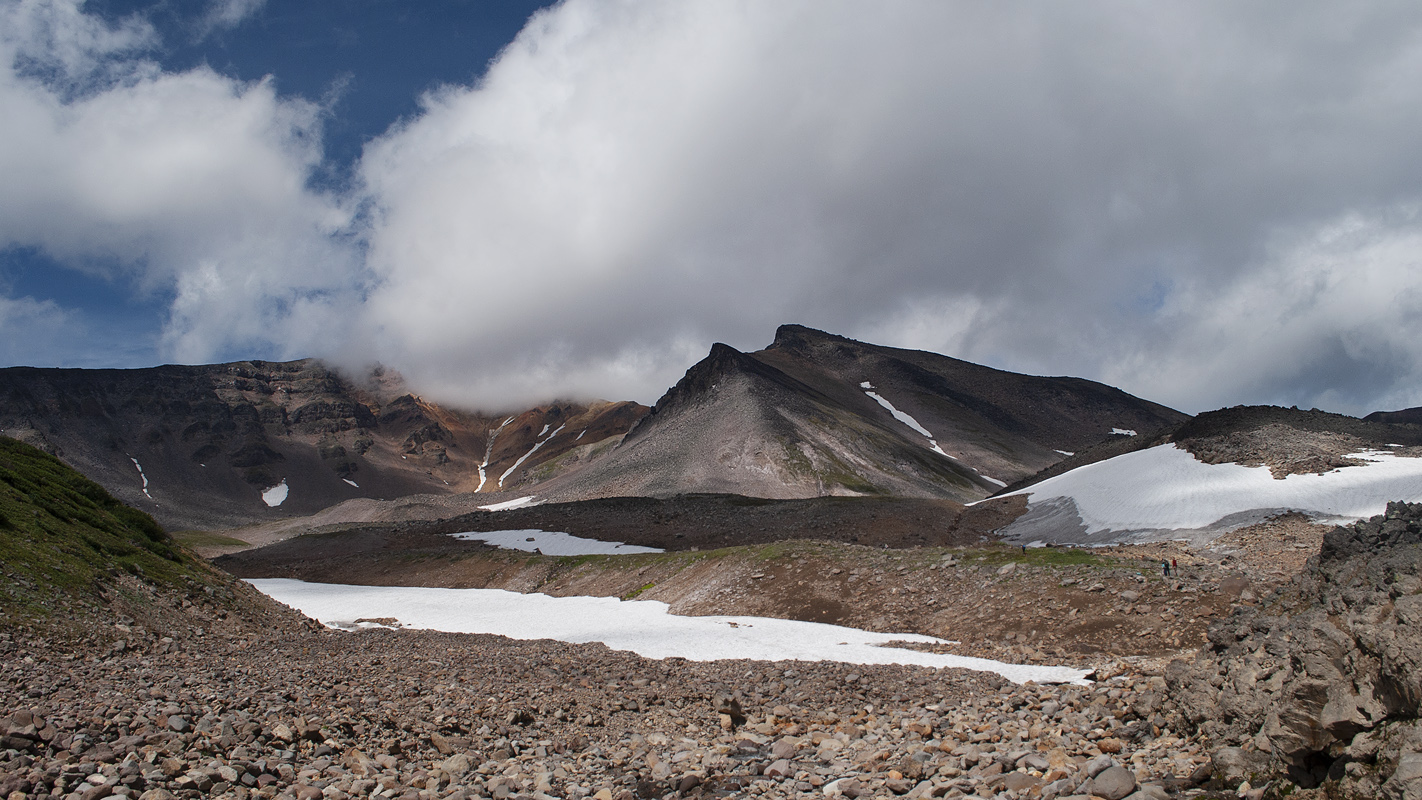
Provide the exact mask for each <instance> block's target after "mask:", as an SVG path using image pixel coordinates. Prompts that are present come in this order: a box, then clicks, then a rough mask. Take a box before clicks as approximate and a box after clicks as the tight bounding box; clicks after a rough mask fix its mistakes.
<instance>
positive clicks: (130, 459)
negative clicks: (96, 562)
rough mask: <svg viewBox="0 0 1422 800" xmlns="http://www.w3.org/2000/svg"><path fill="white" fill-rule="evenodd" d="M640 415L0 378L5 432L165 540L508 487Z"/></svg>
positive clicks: (96, 378) (384, 392)
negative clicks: (78, 475)
mask: <svg viewBox="0 0 1422 800" xmlns="http://www.w3.org/2000/svg"><path fill="white" fill-rule="evenodd" d="M643 413H645V408H644V407H642V406H638V405H636V404H635V403H593V404H579V403H551V404H547V405H544V406H539V407H536V408H532V409H527V410H525V411H522V412H518V413H514V414H501V415H490V414H479V413H471V412H464V411H459V410H456V409H450V408H445V407H442V406H439V405H437V404H434V403H431V402H428V401H426V400H423V399H421V398H419V397H417V396H415V395H412V394H409V393H408V392H407V391H406V390H405V389H404V387H403V386H402V385H401V382H400V380H399V378H398V376H395V375H394V374H393V373H389V372H386V371H383V370H377V371H374V372H373V373H371V374H370V375H367V376H365V377H364V378H363V379H360V380H353V379H351V378H348V377H346V376H343V375H341V374H340V373H338V372H336V371H334V370H332V369H331V368H329V367H327V366H325V365H324V364H322V363H320V362H318V361H314V360H311V359H307V360H303V361H293V362H286V363H273V362H238V363H232V364H217V365H209V366H165V367H155V368H152V369H137V370H78V369H34V368H27V367H13V368H9V369H3V370H0V432H3V434H4V435H5V436H8V437H11V438H15V439H19V440H22V441H25V442H28V443H31V444H33V445H35V446H37V447H40V448H42V449H44V450H46V451H48V452H51V453H53V454H55V455H57V456H59V457H61V458H62V459H63V460H65V461H66V462H67V463H69V464H70V465H72V466H74V467H75V468H77V469H78V470H79V471H80V472H82V473H84V474H85V475H88V476H90V477H91V478H92V479H93V480H96V481H98V482H99V483H100V484H102V485H104V486H105V487H106V488H107V489H108V490H109V491H111V492H112V493H114V494H115V495H116V496H118V497H119V498H121V499H122V500H124V501H125V502H127V503H129V504H131V505H133V506H135V507H138V508H141V509H143V510H145V511H147V512H149V513H150V514H152V515H153V516H154V517H155V518H157V519H159V520H160V521H161V522H162V523H163V524H164V525H166V526H168V527H170V528H189V527H195V528H212V527H227V526H231V525H234V524H245V523H248V522H253V521H258V520H264V519H272V518H273V517H280V516H291V515H294V514H309V513H313V512H316V511H319V510H321V509H323V508H326V507H328V506H331V505H334V504H336V503H339V502H341V501H344V500H348V499H353V498H360V497H369V498H390V497H400V496H405V495H410V494H417V493H448V492H454V491H466V492H472V491H477V490H481V489H483V490H488V489H495V488H499V487H500V486H501V485H505V484H507V485H512V484H513V483H516V482H518V481H519V480H522V479H523V478H524V477H525V475H526V473H527V472H528V471H530V470H532V469H535V468H537V467H538V466H539V465H541V464H542V463H544V462H545V461H546V460H547V459H549V458H552V457H556V456H559V455H563V454H565V453H567V452H569V451H572V450H578V449H586V448H588V447H590V446H591V445H594V444H596V443H598V442H602V441H605V440H607V439H609V438H615V437H620V436H621V435H622V434H624V433H625V432H626V431H627V429H628V428H630V427H631V426H632V424H633V423H635V422H636V420H637V419H638V418H640V416H641V415H642V414H643ZM555 433H557V434H558V435H556V436H555V435H554V434H555ZM274 488H275V489H276V491H275V492H272V493H270V494H268V492H269V491H270V490H272V489H274ZM274 504H275V505H274Z"/></svg>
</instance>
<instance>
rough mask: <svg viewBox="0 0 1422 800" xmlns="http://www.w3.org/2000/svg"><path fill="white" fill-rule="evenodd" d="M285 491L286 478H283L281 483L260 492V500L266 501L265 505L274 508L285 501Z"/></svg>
mask: <svg viewBox="0 0 1422 800" xmlns="http://www.w3.org/2000/svg"><path fill="white" fill-rule="evenodd" d="M287 491H288V490H287V488H286V479H285V478H283V479H282V481H281V483H278V484H277V485H276V486H273V487H272V488H270V489H267V490H266V491H264V492H262V502H264V503H266V504H267V506H269V507H271V508H276V507H277V506H279V505H281V504H282V503H285V502H286V494H287Z"/></svg>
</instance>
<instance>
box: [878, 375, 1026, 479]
mask: <svg viewBox="0 0 1422 800" xmlns="http://www.w3.org/2000/svg"><path fill="white" fill-rule="evenodd" d="M859 388H861V389H863V390H864V393H865V394H867V395H869V397H871V398H873V400H874V402H876V403H878V404H879V405H881V406H883V407H884V408H886V409H888V410H889V413H890V414H892V415H893V416H894V419H896V420H898V421H899V422H902V423H903V424H905V425H907V426H909V427H910V428H913V429H914V430H915V431H918V432H919V433H921V434H923V435H924V436H925V437H927V438H928V449H929V450H932V451H933V452H935V453H937V454H938V455H940V456H947V457H948V458H951V459H953V460H954V461H957V460H958V459H957V457H956V456H950V455H948V454H947V453H945V452H943V448H941V447H939V446H938V440H937V439H936V438H934V436H933V434H932V433H930V432H929V430H928V429H927V428H925V427H923V426H922V425H920V424H918V420H916V419H914V418H913V417H911V416H909V415H908V414H906V413H904V412H902V411H900V410H898V409H897V408H894V404H893V403H890V402H889V401H888V400H886V399H884V397H883V395H880V394H879V393H877V392H873V391H870V390H871V389H873V388H874V384H872V383H870V382H869V381H863V382H862V383H860V384H859ZM973 472H977V473H978V477H980V478H982V479H983V480H985V481H987V482H988V483H991V484H992V485H994V486H1007V483H1006V482H1005V481H1000V480H998V479H997V478H989V477H988V476H986V475H984V474H982V473H981V472H978V470H977V469H973Z"/></svg>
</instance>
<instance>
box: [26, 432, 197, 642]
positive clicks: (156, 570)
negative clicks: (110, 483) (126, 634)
mask: <svg viewBox="0 0 1422 800" xmlns="http://www.w3.org/2000/svg"><path fill="white" fill-rule="evenodd" d="M121 572H126V573H128V574H130V575H133V576H135V577H137V578H140V579H142V580H144V581H146V582H148V583H151V584H165V585H175V584H180V583H181V582H182V581H183V579H184V578H189V577H195V576H198V575H199V574H200V573H201V568H200V567H197V566H196V562H195V561H194V560H192V559H190V558H189V557H188V556H186V555H184V554H183V553H182V552H181V551H180V550H179V549H178V547H177V546H176V545H175V543H174V541H173V540H172V538H171V537H169V536H168V534H166V533H165V532H164V531H163V529H162V528H160V527H159V526H158V523H156V522H154V521H153V518H152V517H150V516H148V515H147V514H145V513H143V512H142V511H138V510H136V509H133V508H129V507H128V506H125V505H123V504H122V503H120V502H119V501H117V500H115V499H114V498H113V497H112V496H111V495H110V494H109V493H108V492H107V491H105V490H104V488H103V487H101V486H99V485H98V484H97V483H94V482H93V481H91V480H89V479H88V478H85V477H84V476H82V475H80V474H79V473H77V472H75V471H74V470H73V469H70V468H69V467H68V466H66V465H65V464H64V463H62V462H61V461H60V460H59V459H57V458H55V457H53V456H51V455H48V454H47V453H44V452H42V451H40V450H37V449H35V448H33V447H31V446H29V445H27V444H24V443H22V442H18V441H16V440H14V439H9V438H6V437H0V622H4V623H13V622H18V621H20V620H22V619H27V618H28V619H35V618H44V617H52V616H54V615H55V614H56V613H57V612H58V611H60V610H62V608H64V607H68V606H70V605H71V604H73V603H80V604H88V603H90V602H92V601H94V600H96V599H98V598H99V596H100V593H101V592H102V591H103V589H104V587H105V586H106V585H108V584H111V583H112V582H113V581H112V578H113V577H114V576H117V575H119V574H121Z"/></svg>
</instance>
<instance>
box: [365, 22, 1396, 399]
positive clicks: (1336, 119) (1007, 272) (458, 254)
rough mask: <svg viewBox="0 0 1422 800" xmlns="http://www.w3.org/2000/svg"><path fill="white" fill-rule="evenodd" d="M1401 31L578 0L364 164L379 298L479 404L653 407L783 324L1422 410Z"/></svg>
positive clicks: (378, 312) (1108, 375) (1223, 394)
mask: <svg viewBox="0 0 1422 800" xmlns="http://www.w3.org/2000/svg"><path fill="white" fill-rule="evenodd" d="M1419 22H1422V18H1419V15H1418V13H1417V12H1416V9H1415V7H1411V6H1408V5H1406V4H1395V5H1391V6H1389V5H1387V4H1382V5H1372V6H1368V7H1366V8H1361V7H1356V6H1354V7H1346V8H1345V7H1339V6H1334V5H1325V4H1319V5H1310V4H1288V5H1287V6H1278V7H1272V8H1265V7H1258V6H1251V7H1247V8H1246V7H1240V6H1238V5H1237V4H1166V5H1161V4H1151V5H1149V6H1142V5H1140V4H1133V3H1109V2H1103V3H1086V4H1083V3H1075V4H1058V5H1048V6H1042V5H1041V4H1012V3H995V4H856V3H821V2H815V3H774V4H769V3H759V4H757V3H721V2H712V3H678V4H659V3H617V4H606V3H599V4H591V3H568V4H566V5H564V6H562V7H561V8H558V9H556V10H554V11H552V12H551V13H547V14H544V15H542V16H540V17H538V18H536V19H535V20H534V21H533V22H532V23H531V24H530V25H529V26H528V27H527V28H526V29H525V30H524V32H523V34H522V35H521V36H520V37H519V39H518V40H517V41H516V42H514V43H513V45H511V46H510V47H509V48H508V49H507V51H506V52H505V53H504V54H503V55H502V57H501V58H500V59H499V61H498V62H497V63H496V64H495V65H494V66H493V68H492V69H491V70H490V71H489V73H488V74H487V76H486V78H485V80H484V81H483V82H482V83H481V84H480V85H479V86H475V87H448V88H447V89H445V90H443V91H439V92H435V93H433V94H431V95H430V96H428V97H427V98H425V103H424V113H423V114H421V115H420V117H419V118H418V119H415V120H413V121H411V122H410V123H409V124H407V125H405V126H403V127H401V128H399V129H396V130H392V131H391V132H390V133H389V134H388V135H387V136H386V137H384V139H383V140H381V141H380V142H378V143H376V144H375V145H374V146H372V147H371V148H369V149H368V151H367V154H366V158H365V161H364V163H363V175H364V177H365V178H366V180H367V182H368V184H367V185H368V188H369V192H370V197H371V198H372V199H373V200H374V202H375V204H376V206H377V209H378V213H377V215H376V217H375V224H374V225H373V227H372V229H371V231H370V246H371V255H370V258H371V261H370V265H371V267H372V268H373V270H374V272H375V273H376V274H378V275H379V276H380V278H381V280H382V281H383V282H382V284H381V287H380V288H379V289H378V290H377V291H376V292H375V293H374V294H373V295H372V297H371V299H370V303H369V306H368V308H367V310H368V313H369V314H370V317H371V319H372V320H375V321H377V322H378V323H379V325H380V326H381V329H382V331H383V332H384V334H385V336H384V338H383V340H382V344H383V346H384V347H386V348H388V350H387V351H386V352H387V353H388V357H389V358H390V359H391V360H393V361H397V362H400V363H403V364H405V365H407V366H406V368H407V369H409V370H411V371H412V372H414V373H416V374H418V375H419V376H421V378H423V379H426V380H429V381H434V382H435V383H436V384H437V385H438V386H439V387H440V388H442V389H444V390H446V391H451V392H453V391H457V390H458V389H459V388H460V387H465V388H468V389H471V390H473V391H474V392H475V395H476V396H480V395H484V394H486V393H489V394H495V395H496V394H498V393H499V392H500V391H501V390H513V391H516V392H521V393H532V394H536V393H537V392H538V391H539V390H542V391H547V387H548V381H549V380H553V381H554V384H555V385H556V383H557V381H556V376H557V375H558V374H560V373H561V372H564V371H566V374H567V375H568V379H567V381H566V382H565V383H564V386H565V387H568V389H574V390H575V389H576V388H579V387H591V388H592V389H594V390H596V391H598V392H601V393H609V392H613V391H615V388H608V383H613V382H610V381H609V382H607V383H603V384H599V383H598V380H597V375H598V373H599V372H602V371H604V370H607V371H608V372H609V374H610V375H615V376H616V377H617V379H618V380H619V381H621V380H626V379H628V378H629V377H636V375H635V374H629V371H626V370H622V369H620V367H621V366H623V365H625V364H626V363H628V359H629V358H633V359H634V360H635V362H636V363H637V365H638V366H639V367H647V366H650V367H653V368H654V369H653V370H652V371H651V372H647V373H642V381H641V382H640V383H639V384H634V386H633V388H635V390H636V391H638V393H639V394H640V395H641V396H642V397H643V398H644V399H645V398H647V397H648V396H650V395H651V394H652V393H654V391H655V389H656V388H657V387H661V386H665V385H666V384H667V383H668V382H669V381H670V380H672V379H673V378H675V372H676V370H678V369H679V368H681V367H682V366H683V364H684V362H683V359H682V356H683V351H685V350H688V349H689V350H695V349H697V348H696V347H695V346H693V344H694V345H696V346H704V345H705V343H706V342H708V341H709V340H710V339H713V338H718V339H725V340H729V341H731V342H732V343H733V344H737V345H739V346H742V347H755V346H758V345H761V344H763V343H764V342H766V341H767V340H768V337H769V335H770V333H771V331H772V330H773V327H774V325H775V324H776V323H778V322H781V321H791V320H793V321H800V322H805V323H808V324H811V325H817V326H822V327H825V328H828V329H830V330H834V331H838V332H843V333H847V334H851V335H859V336H863V337H864V338H867V339H871V340H874V341H880V342H884V343H889V344H898V345H903V346H910V347H923V348H927V349H933V350H938V351H941V352H947V353H952V354H955V355H960V356H963V357H966V358H972V359H977V360H983V361H987V362H989V363H994V364H997V365H1001V366H1006V367H1012V368H1020V369H1024V370H1029V371H1035V372H1050V373H1055V374H1061V373H1074V374H1081V375H1087V376H1090V377H1096V378H1102V379H1106V380H1111V381H1113V382H1117V383H1120V384H1122V385H1124V386H1125V387H1126V388H1128V389H1129V390H1131V391H1134V392H1138V393H1141V394H1144V395H1147V396H1152V397H1154V398H1157V399H1160V400H1162V401H1164V402H1168V403H1174V404H1177V405H1181V406H1183V407H1185V408H1188V409H1191V410H1198V409H1201V408H1207V407H1211V406H1215V405H1219V404H1224V403H1232V402H1241V401H1280V402H1297V403H1305V404H1312V403H1315V402H1317V403H1324V404H1326V405H1329V406H1330V407H1333V408H1341V409H1345V410H1363V409H1366V408H1367V407H1369V406H1370V405H1371V404H1377V403H1390V404H1393V405H1396V404H1400V403H1410V402H1422V394H1419V393H1418V388H1417V387H1418V378H1419V377H1422V376H1419V372H1418V358H1417V356H1418V354H1419V352H1422V345H1419V344H1416V343H1417V342H1418V339H1417V337H1416V335H1415V334H1416V332H1417V331H1416V329H1417V327H1418V316H1417V311H1418V309H1417V307H1416V303H1415V299H1409V298H1410V297H1411V298H1415V295H1416V292H1417V291H1418V286H1419V280H1420V279H1419V277H1418V274H1419V271H1418V269H1417V256H1416V255H1415V253H1416V252H1417V251H1416V250H1415V249H1414V248H1412V247H1410V246H1409V245H1410V244H1412V243H1413V242H1414V240H1415V239H1416V238H1417V235H1418V230H1419V229H1418V221H1417V219H1416V217H1415V214H1414V213H1412V211H1411V210H1410V209H1413V208H1414V207H1415V205H1416V203H1417V201H1418V199H1419V189H1422V151H1419V150H1418V149H1417V148H1416V147H1415V143H1414V142H1413V141H1412V137H1411V135H1410V133H1409V132H1410V131H1415V130H1418V129H1419V125H1418V123H1419V122H1422V118H1419V115H1422V103H1418V102H1416V101H1417V100H1418V99H1419V98H1418V89H1417V88H1416V87H1418V86H1422V41H1419V30H1420V29H1419ZM634 354H636V355H635V356H634ZM631 372H632V373H635V371H631ZM525 376H536V378H535V379H533V380H525V379H524V378H525ZM615 385H616V384H615V383H613V386H615ZM565 390H567V389H565ZM532 394H527V396H532Z"/></svg>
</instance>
